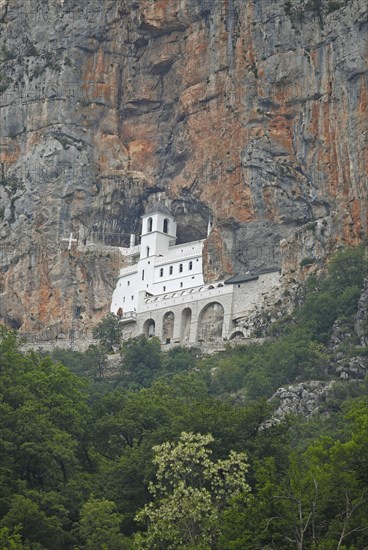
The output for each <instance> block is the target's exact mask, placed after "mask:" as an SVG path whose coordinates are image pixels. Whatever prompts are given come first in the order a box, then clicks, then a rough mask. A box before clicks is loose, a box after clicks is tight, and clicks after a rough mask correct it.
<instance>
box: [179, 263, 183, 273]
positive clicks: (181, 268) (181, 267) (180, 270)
mask: <svg viewBox="0 0 368 550" xmlns="http://www.w3.org/2000/svg"><path fill="white" fill-rule="evenodd" d="M182 271H183V264H179V273H182Z"/></svg>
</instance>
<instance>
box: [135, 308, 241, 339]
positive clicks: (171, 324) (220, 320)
mask: <svg viewBox="0 0 368 550" xmlns="http://www.w3.org/2000/svg"><path fill="white" fill-rule="evenodd" d="M176 323H180V329H179V330H175V329H176V328H177V327H176ZM223 324H224V307H223V306H222V304H220V303H219V302H211V303H210V304H207V305H206V306H205V307H203V309H202V310H201V312H200V314H199V316H198V326H197V328H196V332H197V334H196V336H195V340H196V341H197V342H200V341H203V342H211V341H215V340H219V339H222V336H223ZM158 325H159V323H158V322H157V323H156V322H155V320H154V319H152V318H149V319H147V320H146V321H145V322H144V324H143V333H144V335H145V336H146V337H147V338H150V337H152V336H157V337H158V338H159V339H160V340H161V342H162V343H163V344H170V343H171V342H172V341H173V339H174V334H177V335H178V336H179V335H180V342H181V343H182V344H187V343H188V342H189V341H190V340H191V336H192V335H191V331H192V330H193V323H192V309H191V308H190V307H185V308H184V309H183V310H182V311H181V314H179V315H178V314H177V315H175V314H174V312H173V311H166V312H165V313H164V314H163V316H162V322H161V326H158ZM236 336H237V337H238V336H241V337H242V336H243V335H242V334H241V333H239V335H238V334H237V335H236Z"/></svg>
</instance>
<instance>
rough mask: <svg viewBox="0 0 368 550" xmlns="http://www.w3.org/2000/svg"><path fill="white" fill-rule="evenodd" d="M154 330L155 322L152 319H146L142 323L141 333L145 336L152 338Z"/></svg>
mask: <svg viewBox="0 0 368 550" xmlns="http://www.w3.org/2000/svg"><path fill="white" fill-rule="evenodd" d="M155 332H156V324H155V322H154V320H153V319H147V321H145V322H144V325H143V334H144V335H145V337H146V338H152V336H154V335H155Z"/></svg>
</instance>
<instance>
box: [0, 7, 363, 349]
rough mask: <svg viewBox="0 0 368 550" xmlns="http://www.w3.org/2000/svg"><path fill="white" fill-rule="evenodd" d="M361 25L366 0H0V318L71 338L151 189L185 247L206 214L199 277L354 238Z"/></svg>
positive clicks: (109, 279) (286, 260)
mask: <svg viewBox="0 0 368 550" xmlns="http://www.w3.org/2000/svg"><path fill="white" fill-rule="evenodd" d="M367 21H368V9H367V5H366V2H365V0H336V1H335V0H334V1H332V0H274V1H273V2H270V1H269V0H159V1H158V0H155V1H153V0H137V1H135V0H120V1H116V0H84V2H82V3H81V2H79V1H76V0H52V1H51V0H50V1H48V0H0V57H1V66H0V163H1V164H0V201H1V208H0V239H1V241H0V243H1V246H0V255H1V258H2V260H1V262H2V263H1V271H2V272H1V278H0V292H1V294H0V314H1V318H2V319H4V320H5V321H6V322H7V323H8V324H10V325H12V326H15V327H20V328H21V330H22V331H24V332H38V333H42V334H45V335H47V334H48V333H51V334H50V338H58V337H59V336H62V337H68V335H69V336H70V334H76V335H77V336H78V335H79V336H81V337H83V335H84V334H85V333H86V332H88V331H89V330H90V328H91V326H92V325H93V324H95V323H96V322H97V321H98V320H99V319H100V318H101V317H102V316H103V315H104V314H105V313H106V312H107V311H108V305H109V301H110V297H111V294H112V289H113V287H114V282H115V280H114V277H115V276H116V274H117V272H118V269H119V267H120V261H121V260H120V257H119V255H118V254H117V253H116V249H114V248H106V246H105V245H117V244H127V243H128V235H129V234H130V233H131V232H136V233H138V232H139V216H140V215H141V214H142V212H143V210H144V207H145V205H146V204H147V202H149V201H150V200H153V199H154V198H157V197H161V198H167V199H168V200H169V201H170V203H171V208H172V210H173V212H174V213H175V215H176V216H177V219H178V227H179V237H180V239H181V240H182V241H184V240H189V239H197V238H200V237H203V236H204V235H205V233H206V227H207V222H208V216H209V215H210V214H211V216H212V218H213V221H214V230H213V231H212V233H211V236H210V238H209V239H208V241H207V243H206V248H205V255H206V259H205V275H206V277H207V278H208V279H211V278H216V277H224V276H226V275H227V274H233V273H237V272H239V271H247V270H249V269H260V268H265V267H274V266H275V265H277V266H281V264H283V268H284V272H285V273H286V274H289V275H290V273H295V271H297V270H298V268H299V265H300V261H301V260H302V259H303V258H304V257H306V256H309V255H312V256H313V257H314V258H317V259H318V258H323V257H324V255H325V254H326V253H328V252H330V251H331V250H332V249H333V248H334V247H335V246H336V243H348V244H355V243H357V242H359V241H360V240H361V239H362V237H363V236H364V234H365V233H366V229H367V201H366V199H367V129H368V123H367V89H368V86H367V78H368V77H367V74H368V67H367V65H368V63H367V57H368V56H367V53H368V50H367V36H368V25H367ZM314 223H316V225H315V226H313V227H317V230H318V231H314V232H313V231H311V225H310V224H314ZM71 232H72V233H73V238H77V239H78V242H75V241H72V242H71V244H70V246H69V244H68V241H66V240H63V239H68V238H69V236H70V233H71ZM280 241H282V245H281V248H280V246H279V243H280ZM68 248H70V250H68Z"/></svg>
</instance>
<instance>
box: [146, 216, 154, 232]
mask: <svg viewBox="0 0 368 550" xmlns="http://www.w3.org/2000/svg"><path fill="white" fill-rule="evenodd" d="M152 223H153V222H152V218H148V220H147V231H152Z"/></svg>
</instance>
